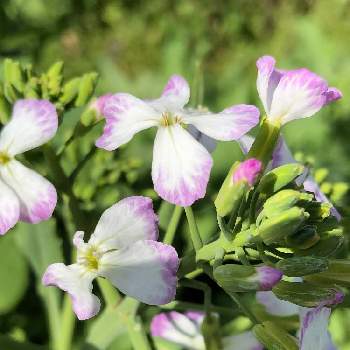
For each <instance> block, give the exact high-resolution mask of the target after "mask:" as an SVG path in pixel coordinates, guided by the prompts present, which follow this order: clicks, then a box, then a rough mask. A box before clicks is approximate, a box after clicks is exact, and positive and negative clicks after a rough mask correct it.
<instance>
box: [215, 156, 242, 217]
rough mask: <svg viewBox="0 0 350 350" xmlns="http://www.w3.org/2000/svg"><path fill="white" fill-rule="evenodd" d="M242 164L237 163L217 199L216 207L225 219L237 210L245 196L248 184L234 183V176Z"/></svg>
mask: <svg viewBox="0 0 350 350" xmlns="http://www.w3.org/2000/svg"><path fill="white" fill-rule="evenodd" d="M239 164H240V162H235V163H234V164H233V165H232V167H231V169H230V171H229V173H228V174H227V176H226V179H225V181H224V183H223V184H222V186H221V188H220V191H219V193H218V195H217V197H216V199H215V202H214V204H215V207H216V211H217V213H218V215H219V216H221V217H224V216H226V215H228V214H229V213H230V212H231V211H232V210H234V209H235V208H237V207H238V206H239V205H240V203H241V201H242V198H243V196H244V194H245V191H246V188H247V184H246V183H244V182H238V183H234V182H233V174H234V172H235V170H236V169H237V167H238V166H239Z"/></svg>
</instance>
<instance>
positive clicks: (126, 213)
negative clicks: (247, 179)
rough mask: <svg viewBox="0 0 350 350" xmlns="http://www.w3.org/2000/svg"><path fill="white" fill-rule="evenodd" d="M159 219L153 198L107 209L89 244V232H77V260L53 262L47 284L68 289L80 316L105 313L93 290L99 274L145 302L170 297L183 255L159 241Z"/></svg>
mask: <svg viewBox="0 0 350 350" xmlns="http://www.w3.org/2000/svg"><path fill="white" fill-rule="evenodd" d="M157 223H158V218H157V216H156V215H155V213H154V211H153V205H152V200H151V199H150V198H147V197H128V198H125V199H123V200H121V201H120V202H118V203H116V204H114V205H113V206H112V207H111V208H109V209H107V210H106V211H105V212H104V213H103V214H102V216H101V218H100V221H99V222H98V224H97V226H96V229H95V232H94V233H93V234H92V235H91V237H90V239H89V241H88V242H87V243H85V242H84V239H83V238H84V232H81V231H78V232H77V233H76V234H75V235H74V239H73V243H74V245H75V246H76V247H77V250H78V254H77V262H76V263H75V264H72V265H68V266H67V265H64V264H62V263H56V264H52V265H50V266H49V267H48V268H47V270H46V272H45V274H44V276H43V278H42V282H43V284H44V285H46V286H49V285H55V286H57V287H59V288H60V289H62V290H64V291H66V292H67V293H68V294H69V295H70V297H71V299H72V303H73V309H74V312H75V313H76V315H77V317H78V318H79V319H80V320H85V319H88V318H91V317H93V316H95V315H96V314H97V313H98V312H99V309H100V301H99V299H98V298H97V296H96V295H94V294H92V281H93V280H94V279H95V278H96V277H98V276H100V277H104V278H106V279H108V280H109V281H110V282H111V283H112V284H113V285H114V286H115V287H117V288H118V289H119V290H120V291H121V292H123V293H124V294H127V295H129V296H131V297H133V298H135V299H137V300H139V301H141V302H143V303H146V304H150V305H160V304H166V303H168V302H170V301H171V300H172V299H174V297H175V292H176V283H177V278H176V272H177V269H178V266H179V259H178V256H177V253H176V251H175V249H174V248H173V247H172V246H170V245H166V244H163V243H160V242H157V241H156V240H157V238H158V226H157Z"/></svg>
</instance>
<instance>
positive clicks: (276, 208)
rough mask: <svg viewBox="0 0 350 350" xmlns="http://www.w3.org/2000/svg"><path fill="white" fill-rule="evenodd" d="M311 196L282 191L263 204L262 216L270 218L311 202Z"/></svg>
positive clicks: (297, 192) (292, 191)
mask: <svg viewBox="0 0 350 350" xmlns="http://www.w3.org/2000/svg"><path fill="white" fill-rule="evenodd" d="M312 199H313V195H312V194H309V193H303V192H299V191H295V190H282V191H279V192H277V193H276V194H274V195H273V196H272V197H270V198H269V199H268V200H267V201H266V202H265V204H264V209H263V211H264V215H265V216H266V217H272V216H274V215H276V214H279V213H281V212H283V211H285V210H288V209H290V208H292V207H294V206H295V205H297V204H301V203H303V202H309V201H312Z"/></svg>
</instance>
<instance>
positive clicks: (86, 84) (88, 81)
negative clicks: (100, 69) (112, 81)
mask: <svg viewBox="0 0 350 350" xmlns="http://www.w3.org/2000/svg"><path fill="white" fill-rule="evenodd" d="M97 78H98V74H97V73H95V72H92V73H86V74H84V75H83V76H82V78H81V81H80V84H79V90H78V96H77V98H76V100H75V106H76V107H81V106H84V105H85V104H86V103H87V102H88V101H89V99H90V98H91V96H92V94H93V92H94V90H95V86H96V83H97Z"/></svg>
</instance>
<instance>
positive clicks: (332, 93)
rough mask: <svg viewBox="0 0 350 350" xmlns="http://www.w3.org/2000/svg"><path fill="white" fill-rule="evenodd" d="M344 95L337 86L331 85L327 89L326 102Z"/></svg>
mask: <svg viewBox="0 0 350 350" xmlns="http://www.w3.org/2000/svg"><path fill="white" fill-rule="evenodd" d="M342 97H343V94H342V92H341V91H340V90H338V89H337V88H335V87H330V88H329V89H328V90H327V91H326V104H329V103H331V102H334V101H337V100H339V99H341V98H342Z"/></svg>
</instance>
